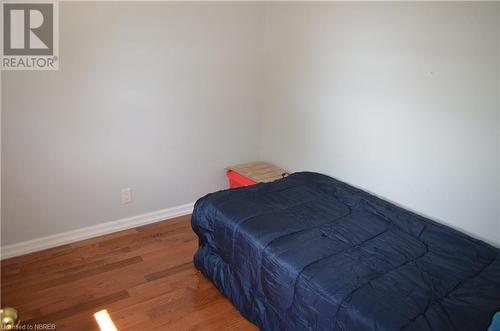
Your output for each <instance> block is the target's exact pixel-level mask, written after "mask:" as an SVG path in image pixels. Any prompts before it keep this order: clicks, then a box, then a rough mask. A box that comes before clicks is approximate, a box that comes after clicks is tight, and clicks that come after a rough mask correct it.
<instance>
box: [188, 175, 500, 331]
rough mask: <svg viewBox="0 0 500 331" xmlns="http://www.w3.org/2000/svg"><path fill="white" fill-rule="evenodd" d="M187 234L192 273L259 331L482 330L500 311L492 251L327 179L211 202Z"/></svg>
mask: <svg viewBox="0 0 500 331" xmlns="http://www.w3.org/2000/svg"><path fill="white" fill-rule="evenodd" d="M471 222H474V220H471ZM192 226H193V229H194V231H195V232H196V234H197V235H198V236H199V240H200V246H199V249H198V251H197V252H196V254H195V257H194V262H195V265H196V267H197V268H198V269H200V270H201V271H202V272H203V273H204V274H205V275H206V277H208V278H209V279H210V280H211V281H212V282H213V283H214V284H215V285H216V286H217V288H219V290H221V292H222V293H224V295H226V296H227V297H228V298H229V299H230V300H231V301H232V303H233V304H234V305H235V306H236V307H237V308H238V309H239V310H240V312H241V313H242V314H243V315H244V316H245V317H246V318H247V319H249V320H250V321H252V322H254V323H255V324H257V325H258V326H259V327H260V328H261V329H262V330H419V331H422V330H440V331H441V330H442V331H445V330H464V331H474V330H486V329H487V328H488V326H489V324H490V323H491V318H492V316H493V314H494V313H495V312H496V311H498V310H500V250H499V249H496V248H494V247H492V246H490V245H488V244H486V243H484V242H482V241H479V240H476V239H473V238H471V237H469V236H467V235H465V234H463V233H461V232H458V231H455V230H453V229H451V228H449V227H446V226H443V225H440V224H438V223H435V222H433V221H431V220H428V219H426V218H424V217H421V216H418V215H416V214H414V213H411V212H409V211H406V210H404V209H402V208H399V207H397V206H395V205H393V204H390V203H388V202H386V201H384V200H381V199H379V198H376V197H374V196H372V195H370V194H368V193H366V192H364V191H361V190H359V189H356V188H354V187H352V186H350V185H347V184H345V183H342V182H340V181H337V180H335V179H333V178H330V177H327V176H324V175H320V174H316V173H307V172H303V173H295V174H292V175H290V176H289V177H287V178H285V179H282V180H279V181H276V182H273V183H269V184H258V185H254V186H250V187H247V188H242V189H236V190H226V191H221V192H217V193H213V194H209V195H207V196H205V197H203V198H201V199H200V200H198V201H197V203H196V205H195V209H194V212H193V216H192Z"/></svg>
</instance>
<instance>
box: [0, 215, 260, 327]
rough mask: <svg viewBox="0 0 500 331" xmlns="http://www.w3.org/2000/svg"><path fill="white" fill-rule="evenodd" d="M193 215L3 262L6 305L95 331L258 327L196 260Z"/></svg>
mask: <svg viewBox="0 0 500 331" xmlns="http://www.w3.org/2000/svg"><path fill="white" fill-rule="evenodd" d="M197 243H198V241H197V238H196V236H195V235H194V234H193V232H192V230H191V224H190V215H188V216H182V217H178V218H175V219H172V220H167V221H163V222H158V223H154V224H148V225H145V226H141V227H138V228H134V229H129V230H125V231H121V232H117V233H113V234H110V235H106V236H101V237H97V238H91V239H88V240H84V241H80V242H77V243H72V244H68V245H64V246H61V247H56V248H52V249H48V250H44V251H41V252H37V253H31V254H28V255H25V256H20V257H15V258H11V259H8V260H5V261H1V263H0V269H1V281H2V282H1V291H0V298H1V302H2V306H14V307H15V308H17V309H18V311H19V314H20V316H21V320H22V321H23V322H22V323H23V324H25V325H27V324H31V325H33V324H35V323H55V324H56V330H59V331H60V330H71V331H80V330H82V331H89V330H98V327H97V324H96V322H95V320H94V318H93V314H94V313H95V312H97V311H98V310H100V309H107V310H108V313H109V314H110V316H111V318H112V319H113V320H114V321H115V324H116V326H117V327H118V330H120V331H125V330H205V331H206V330H257V328H256V327H255V326H254V325H253V324H251V323H250V322H248V321H247V320H245V319H244V318H243V317H242V316H241V315H240V314H239V312H238V311H237V310H236V309H235V308H234V307H233V306H232V305H231V303H230V302H229V301H228V300H227V299H226V298H224V297H223V296H222V295H221V294H220V292H219V291H218V290H217V289H216V288H215V287H214V286H213V285H212V284H211V283H210V282H209V281H208V280H207V279H206V278H204V277H203V275H202V274H201V273H200V272H198V271H197V270H196V269H195V268H194V266H193V263H192V259H193V254H194V252H195V251H196V248H197Z"/></svg>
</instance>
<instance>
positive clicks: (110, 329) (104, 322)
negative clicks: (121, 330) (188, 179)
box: [94, 309, 118, 331]
mask: <svg viewBox="0 0 500 331" xmlns="http://www.w3.org/2000/svg"><path fill="white" fill-rule="evenodd" d="M94 318H95V320H96V321H97V324H99V328H100V329H101V331H118V329H117V328H116V326H115V323H113V320H112V319H111V317H110V316H109V314H108V311H107V310H106V309H103V310H100V311H98V312H97V313H95V314H94Z"/></svg>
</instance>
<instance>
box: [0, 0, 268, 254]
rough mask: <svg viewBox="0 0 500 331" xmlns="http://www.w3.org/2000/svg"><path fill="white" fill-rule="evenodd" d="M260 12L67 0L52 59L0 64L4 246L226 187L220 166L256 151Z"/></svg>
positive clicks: (244, 6)
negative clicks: (56, 57) (24, 65)
mask: <svg viewBox="0 0 500 331" xmlns="http://www.w3.org/2000/svg"><path fill="white" fill-rule="evenodd" d="M262 19H263V15H262V6H261V5H260V4H252V3H171V2H170V3H161V2H150V3H132V2H122V3H119V2H113V3H105V2H94V3H71V2H61V3H60V70H59V71H51V72H40V71H38V72H36V71H32V72H3V74H2V112H3V113H2V117H3V118H2V138H3V139H2V193H3V196H2V207H3V208H2V245H6V244H11V243H16V242H20V241H25V240H28V239H32V238H39V237H42V236H46V235H50V234H55V233H59V232H63V231H67V230H72V229H76V228H82V227H85V226H90V225H93V224H98V223H102V222H107V221H113V220H117V219H121V218H123V217H128V216H133V215H138V214H142V213H145V212H150V211H154V210H159V209H163V208H167V207H172V206H177V205H181V204H184V203H189V202H193V201H195V200H196V199H197V198H198V197H200V196H202V195H204V194H206V193H207V192H210V191H214V190H217V189H220V188H223V187H225V186H226V182H225V178H224V171H223V169H224V167H225V166H227V165H230V164H234V163H238V162H246V161H250V160H254V159H256V157H257V152H256V149H257V148H256V146H257V140H256V139H255V132H256V130H257V125H258V122H257V118H256V116H257V112H256V109H257V108H258V107H259V105H258V104H257V102H258V101H259V100H260V96H259V95H257V93H258V87H259V81H258V79H259V77H260V73H259V69H260V68H261V64H260V62H259V61H260V57H259V56H257V54H258V52H259V51H260V48H259V47H257V45H258V44H259V43H260V36H261V34H260V28H261V26H262ZM125 187H130V188H132V194H133V199H134V202H133V203H132V204H130V205H122V204H121V201H120V190H121V189H122V188H125Z"/></svg>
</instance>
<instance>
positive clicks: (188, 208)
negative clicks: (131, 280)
mask: <svg viewBox="0 0 500 331" xmlns="http://www.w3.org/2000/svg"><path fill="white" fill-rule="evenodd" d="M193 206H194V203H187V204H185V205H181V206H176V207H172V208H167V209H162V210H157V211H153V212H150V213H146V214H142V215H137V216H132V217H128V218H123V219H120V220H117V221H112V222H106V223H101V224H97V225H92V226H89V227H85V228H81V229H76V230H71V231H67V232H62V233H57V234H54V235H50V236H47V237H42V238H37V239H32V240H28V241H23V242H20V243H17V244H12V245H6V246H3V247H1V249H0V260H4V259H7V258H9V257H14V256H19V255H24V254H28V253H32V252H36V251H41V250H43V249H47V248H52V247H56V246H60V245H66V244H69V243H72V242H75V241H79V240H84V239H89V238H92V237H97V236H102V235H105V234H109V233H113V232H117V231H121V230H126V229H131V228H134V227H137V226H141V225H145V224H150V223H155V222H159V221H163V220H166V219H169V218H174V217H178V216H183V215H187V214H190V213H191V212H192V211H193Z"/></svg>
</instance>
